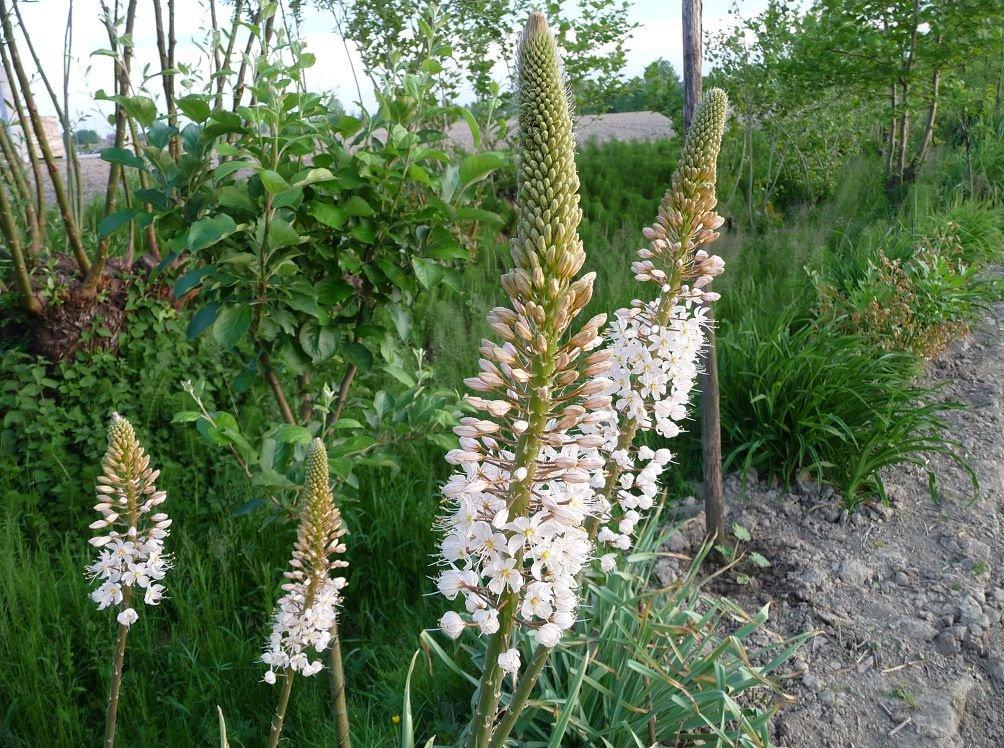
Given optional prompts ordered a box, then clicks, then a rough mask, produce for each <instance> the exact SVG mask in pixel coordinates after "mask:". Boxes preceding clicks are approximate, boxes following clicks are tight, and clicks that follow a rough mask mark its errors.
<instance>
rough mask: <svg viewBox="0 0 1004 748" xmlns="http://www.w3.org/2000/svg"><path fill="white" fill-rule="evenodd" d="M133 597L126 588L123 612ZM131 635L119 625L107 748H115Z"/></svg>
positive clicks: (110, 697) (108, 714)
mask: <svg viewBox="0 0 1004 748" xmlns="http://www.w3.org/2000/svg"><path fill="white" fill-rule="evenodd" d="M131 597H132V588H131V587H126V588H125V592H123V594H122V607H121V609H122V610H125V609H126V608H128V607H129V599H130V598H131ZM128 635H129V627H128V626H126V625H124V624H121V623H120V624H119V638H118V644H117V645H116V648H115V664H114V669H113V670H112V689H111V693H110V694H109V696H108V709H107V711H106V712H105V748H114V746H115V722H116V719H117V718H118V711H119V689H120V688H121V687H122V665H123V663H124V662H125V647H126V637H127V636H128Z"/></svg>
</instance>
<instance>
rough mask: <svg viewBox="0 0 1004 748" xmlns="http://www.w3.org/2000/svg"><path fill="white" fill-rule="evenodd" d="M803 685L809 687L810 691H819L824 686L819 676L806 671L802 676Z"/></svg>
mask: <svg viewBox="0 0 1004 748" xmlns="http://www.w3.org/2000/svg"><path fill="white" fill-rule="evenodd" d="M802 685H803V686H805V687H806V688H808V689H809V690H810V691H819V690H821V689H822V688H823V681H821V680H820V679H819V678H817V677H816V676H815V675H813V674H812V673H806V674H805V675H803V676H802Z"/></svg>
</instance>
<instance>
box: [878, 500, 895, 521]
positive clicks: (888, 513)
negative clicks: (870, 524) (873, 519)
mask: <svg viewBox="0 0 1004 748" xmlns="http://www.w3.org/2000/svg"><path fill="white" fill-rule="evenodd" d="M874 511H875V513H876V514H878V515H879V516H880V517H881V518H882V519H884V520H890V519H892V515H893V514H894V512H893V508H892V507H891V506H889V505H888V504H882V503H880V504H876V505H875V507H874Z"/></svg>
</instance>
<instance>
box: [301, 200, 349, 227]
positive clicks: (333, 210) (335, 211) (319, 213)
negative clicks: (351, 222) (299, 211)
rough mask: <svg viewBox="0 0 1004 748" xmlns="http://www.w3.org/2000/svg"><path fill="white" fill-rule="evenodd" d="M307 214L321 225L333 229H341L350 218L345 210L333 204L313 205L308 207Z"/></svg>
mask: <svg viewBox="0 0 1004 748" xmlns="http://www.w3.org/2000/svg"><path fill="white" fill-rule="evenodd" d="M307 213H308V215H310V216H313V218H314V219H315V220H317V221H318V222H319V223H323V224H324V225H325V226H330V227H331V228H333V229H340V228H341V227H342V224H344V223H345V219H346V218H348V216H349V214H348V213H347V212H346V210H345V209H344V208H341V207H339V206H337V205H333V204H332V203H311V204H310V205H309V206H308V207H307Z"/></svg>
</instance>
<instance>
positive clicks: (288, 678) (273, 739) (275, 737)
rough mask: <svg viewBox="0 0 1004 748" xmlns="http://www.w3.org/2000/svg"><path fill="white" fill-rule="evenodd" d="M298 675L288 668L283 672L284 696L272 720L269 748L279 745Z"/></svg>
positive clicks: (281, 697) (280, 698)
mask: <svg viewBox="0 0 1004 748" xmlns="http://www.w3.org/2000/svg"><path fill="white" fill-rule="evenodd" d="M295 675H296V673H295V672H293V670H291V669H290V668H286V669H285V670H284V671H283V674H282V677H283V679H284V680H283V684H282V695H281V696H280V697H279V706H278V707H277V708H276V710H275V717H274V718H273V719H272V731H271V732H270V733H269V736H268V748H275V747H276V746H277V745H279V734H280V733H281V732H282V723H283V720H285V719H286V707H287V706H288V705H289V692H290V691H292V690H293V677H294V676H295Z"/></svg>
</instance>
